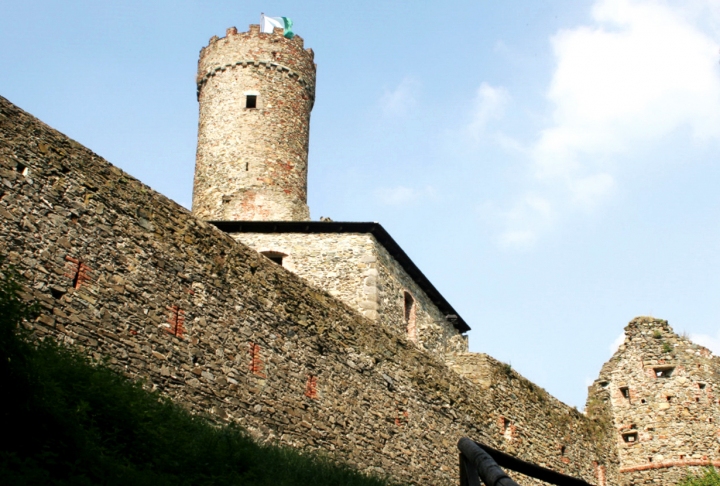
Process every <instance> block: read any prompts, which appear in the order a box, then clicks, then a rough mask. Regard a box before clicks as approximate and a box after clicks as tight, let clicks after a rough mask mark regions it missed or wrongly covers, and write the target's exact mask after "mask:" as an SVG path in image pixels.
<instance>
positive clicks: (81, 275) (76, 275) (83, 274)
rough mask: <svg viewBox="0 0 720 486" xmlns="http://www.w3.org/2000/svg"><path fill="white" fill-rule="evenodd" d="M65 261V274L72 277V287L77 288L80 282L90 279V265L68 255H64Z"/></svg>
mask: <svg viewBox="0 0 720 486" xmlns="http://www.w3.org/2000/svg"><path fill="white" fill-rule="evenodd" d="M65 261H66V262H67V263H66V264H65V268H67V270H68V273H66V274H65V276H66V277H68V278H71V279H72V285H73V288H74V289H79V288H80V286H81V285H82V284H84V283H85V282H88V281H89V280H90V272H91V271H92V270H91V269H90V267H88V266H87V265H85V264H84V263H83V262H82V261H80V260H79V259H77V258H73V257H71V256H70V255H66V256H65Z"/></svg>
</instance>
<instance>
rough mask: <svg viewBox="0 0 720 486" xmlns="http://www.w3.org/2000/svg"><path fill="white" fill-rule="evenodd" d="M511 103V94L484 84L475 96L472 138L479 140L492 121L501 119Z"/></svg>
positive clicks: (471, 123) (469, 128)
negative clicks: (506, 107)
mask: <svg viewBox="0 0 720 486" xmlns="http://www.w3.org/2000/svg"><path fill="white" fill-rule="evenodd" d="M509 101H510V94H509V93H508V91H507V90H506V89H505V88H503V87H502V86H500V87H498V88H494V87H492V86H490V85H489V84H488V83H482V84H481V85H480V87H479V88H478V90H477V94H476V95H475V100H474V102H473V113H472V121H471V122H470V125H469V126H468V130H469V132H470V134H471V136H472V137H474V138H476V139H477V138H479V137H480V136H481V135H482V134H483V133H484V132H485V127H486V126H487V124H488V122H489V121H490V120H493V119H498V118H501V117H502V115H503V113H504V111H505V106H506V105H507V104H508V103H509Z"/></svg>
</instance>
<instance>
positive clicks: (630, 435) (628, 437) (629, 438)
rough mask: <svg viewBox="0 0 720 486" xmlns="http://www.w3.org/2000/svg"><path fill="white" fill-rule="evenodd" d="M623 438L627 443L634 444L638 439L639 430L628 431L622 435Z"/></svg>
mask: <svg viewBox="0 0 720 486" xmlns="http://www.w3.org/2000/svg"><path fill="white" fill-rule="evenodd" d="M622 438H623V441H625V443H626V444H634V443H636V442H637V440H638V434H637V432H626V433H624V434H623V435H622Z"/></svg>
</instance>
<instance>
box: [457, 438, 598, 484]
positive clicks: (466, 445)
mask: <svg viewBox="0 0 720 486" xmlns="http://www.w3.org/2000/svg"><path fill="white" fill-rule="evenodd" d="M458 449H460V486H480V484H481V483H480V480H481V479H482V481H483V483H485V484H486V485H487V486H519V485H518V483H516V482H515V481H513V480H512V479H510V477H509V476H508V475H507V474H505V471H503V470H502V468H501V466H502V467H504V468H506V469H510V470H511V471H515V472H519V473H520V474H523V475H525V476H529V477H531V478H535V479H540V480H541V481H545V482H547V483H549V484H554V485H555V486H592V485H591V484H590V483H588V482H586V481H583V480H582V479H578V478H574V477H572V476H567V475H565V474H562V473H559V472H555V471H553V470H551V469H547V468H544V467H542V466H538V465H537V464H533V463H531V462H525V461H523V460H521V459H518V458H517V457H513V456H511V455H509V454H505V453H504V452H500V451H498V450H497V449H493V448H492V447H488V446H486V445H484V444H480V443H478V442H475V441H473V440H471V439H468V438H467V437H463V438H462V439H460V440H459V441H458Z"/></svg>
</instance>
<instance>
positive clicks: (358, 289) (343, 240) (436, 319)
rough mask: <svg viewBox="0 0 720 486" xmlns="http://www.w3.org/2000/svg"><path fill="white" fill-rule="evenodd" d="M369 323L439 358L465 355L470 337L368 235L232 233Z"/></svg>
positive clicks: (237, 238) (372, 237)
mask: <svg viewBox="0 0 720 486" xmlns="http://www.w3.org/2000/svg"><path fill="white" fill-rule="evenodd" d="M232 236H233V238H235V239H236V240H238V241H240V242H242V243H244V244H246V245H248V246H249V247H251V248H253V249H254V250H256V251H258V252H260V253H264V254H270V255H282V256H283V259H282V265H283V266H284V267H285V268H287V269H288V270H290V271H292V272H294V273H296V274H297V275H300V276H301V277H303V278H305V279H307V280H308V282H310V283H311V284H313V285H314V286H315V287H318V288H321V289H324V290H326V291H327V292H329V293H330V295H332V296H334V297H336V298H337V299H339V300H341V301H343V302H344V303H345V304H347V305H348V306H350V307H351V308H352V309H355V310H356V311H357V312H359V313H361V314H362V315H364V316H365V317H367V318H368V319H370V320H372V321H375V322H378V323H381V324H382V325H384V326H389V327H390V328H392V329H396V330H397V331H398V332H402V333H407V336H408V339H409V340H410V341H412V342H414V343H416V344H417V345H418V346H419V347H420V348H421V349H425V350H428V351H431V352H434V353H438V354H439V355H444V354H446V353H458V352H466V351H467V339H466V337H465V336H463V335H462V334H461V333H460V332H459V331H458V330H457V329H456V328H455V327H454V326H453V324H452V323H451V322H450V321H448V319H447V318H446V316H445V315H444V314H443V313H442V312H441V311H440V309H438V307H437V306H436V305H435V304H434V303H433V302H432V300H431V299H430V298H429V297H428V296H427V294H426V293H425V292H424V291H423V290H422V289H421V288H420V286H419V285H418V284H417V283H416V282H415V281H414V280H413V279H411V278H410V277H408V275H407V273H406V272H405V271H404V270H403V269H402V267H401V266H400V265H399V264H398V262H397V261H396V260H395V259H394V258H393V257H392V256H391V255H390V254H389V253H388V251H387V250H386V249H385V248H384V247H383V245H381V244H380V243H379V242H378V241H377V240H376V239H375V237H374V236H373V235H372V234H369V233H340V234H333V233H319V234H318V233H314V234H307V233H270V234H268V233H232Z"/></svg>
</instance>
